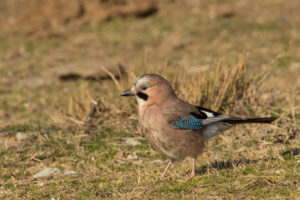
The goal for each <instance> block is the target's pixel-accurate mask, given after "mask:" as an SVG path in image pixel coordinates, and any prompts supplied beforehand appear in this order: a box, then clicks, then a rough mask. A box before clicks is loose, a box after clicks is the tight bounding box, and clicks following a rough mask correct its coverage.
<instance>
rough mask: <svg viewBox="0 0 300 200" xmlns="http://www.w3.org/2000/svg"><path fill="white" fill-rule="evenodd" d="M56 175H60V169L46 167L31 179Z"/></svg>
mask: <svg viewBox="0 0 300 200" xmlns="http://www.w3.org/2000/svg"><path fill="white" fill-rule="evenodd" d="M58 173H60V169H58V168H49V167H48V168H45V169H43V170H42V171H40V172H38V173H36V174H35V175H33V178H40V177H45V176H50V175H52V174H58Z"/></svg>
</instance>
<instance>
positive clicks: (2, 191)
mask: <svg viewBox="0 0 300 200" xmlns="http://www.w3.org/2000/svg"><path fill="white" fill-rule="evenodd" d="M8 193H9V191H8V190H0V195H1V194H8Z"/></svg>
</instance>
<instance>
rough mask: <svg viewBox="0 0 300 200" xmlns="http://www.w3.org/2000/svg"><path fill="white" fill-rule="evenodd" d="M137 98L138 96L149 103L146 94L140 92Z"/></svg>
mask: <svg viewBox="0 0 300 200" xmlns="http://www.w3.org/2000/svg"><path fill="white" fill-rule="evenodd" d="M136 96H138V97H139V98H141V99H143V100H144V101H147V99H148V95H147V94H145V93H142V92H138V93H137V94H136Z"/></svg>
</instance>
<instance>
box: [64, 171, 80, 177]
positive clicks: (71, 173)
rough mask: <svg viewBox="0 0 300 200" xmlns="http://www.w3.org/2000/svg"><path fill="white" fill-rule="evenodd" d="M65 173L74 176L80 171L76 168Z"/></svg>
mask: <svg viewBox="0 0 300 200" xmlns="http://www.w3.org/2000/svg"><path fill="white" fill-rule="evenodd" d="M64 175H72V176H77V175H78V173H77V172H76V171H74V170H68V171H65V172H64Z"/></svg>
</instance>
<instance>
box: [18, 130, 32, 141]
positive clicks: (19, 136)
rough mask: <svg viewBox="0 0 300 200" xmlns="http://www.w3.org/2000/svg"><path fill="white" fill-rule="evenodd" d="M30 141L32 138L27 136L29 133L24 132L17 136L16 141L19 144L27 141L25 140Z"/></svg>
mask: <svg viewBox="0 0 300 200" xmlns="http://www.w3.org/2000/svg"><path fill="white" fill-rule="evenodd" d="M29 139H30V136H29V135H28V134H27V133H24V132H18V133H17V134H16V140H17V141H18V142H22V141H25V140H29Z"/></svg>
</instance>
